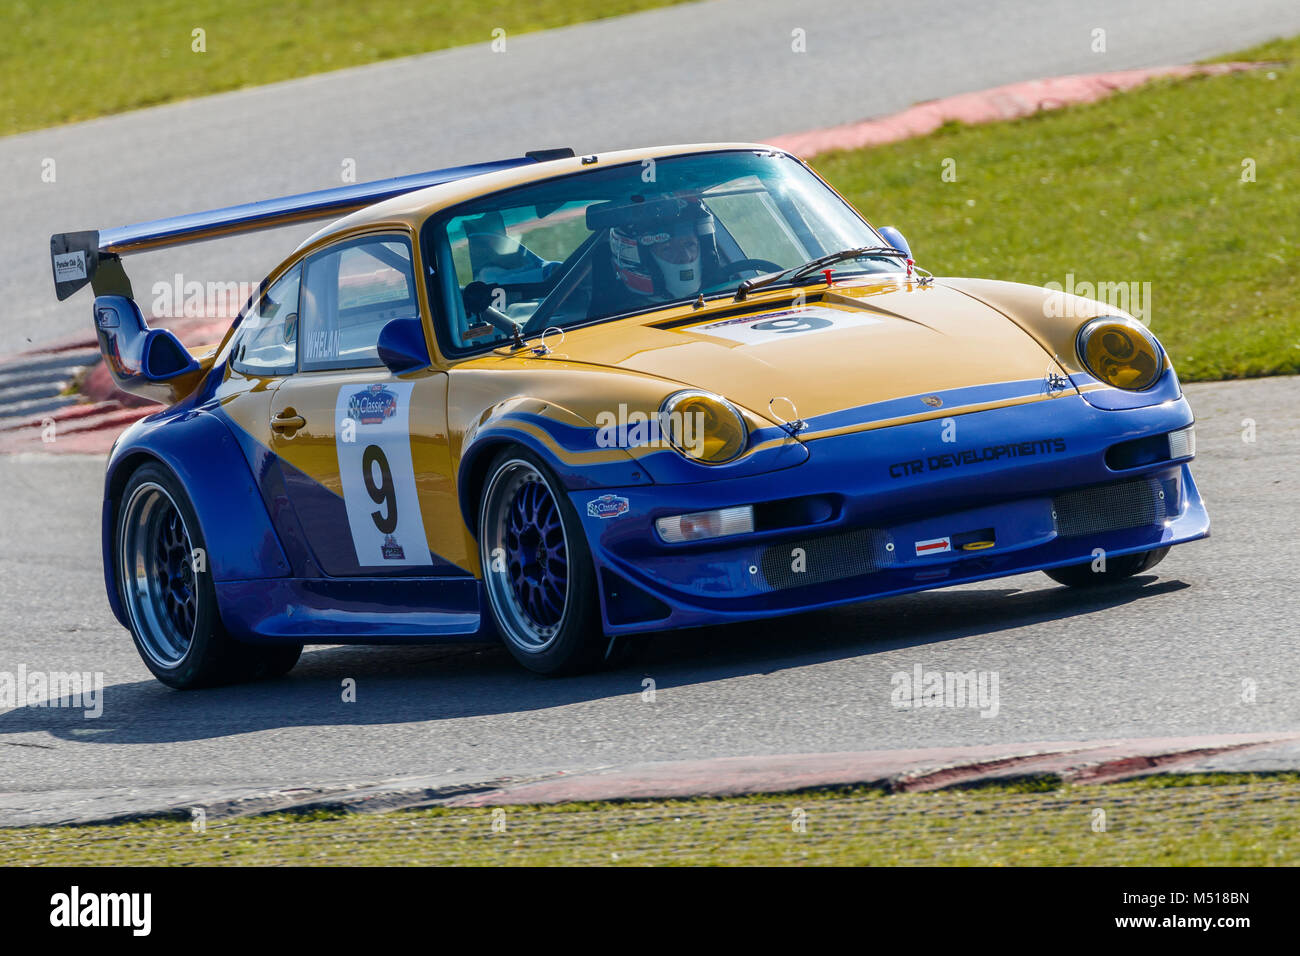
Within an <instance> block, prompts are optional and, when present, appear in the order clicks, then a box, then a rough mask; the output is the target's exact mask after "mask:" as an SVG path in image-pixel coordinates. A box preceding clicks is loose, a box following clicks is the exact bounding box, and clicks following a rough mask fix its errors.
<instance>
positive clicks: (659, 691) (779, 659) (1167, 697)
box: [0, 378, 1300, 825]
mask: <svg viewBox="0 0 1300 956" xmlns="http://www.w3.org/2000/svg"><path fill="white" fill-rule="evenodd" d="M1187 392H1188V397H1189V400H1190V401H1191V403H1192V407H1193V409H1194V411H1195V412H1196V414H1197V419H1198V421H1197V435H1198V444H1199V452H1200V454H1199V457H1198V459H1197V461H1196V463H1195V466H1194V469H1195V475H1196V478H1197V480H1198V483H1199V485H1200V487H1201V490H1202V492H1203V494H1204V497H1205V499H1206V501H1207V504H1208V507H1209V510H1210V514H1211V518H1212V521H1213V523H1214V531H1213V537H1212V538H1210V539H1209V540H1206V541H1201V542H1194V543H1192V544H1188V545H1184V546H1181V547H1179V548H1176V549H1175V550H1174V551H1172V552H1171V553H1170V555H1169V557H1168V558H1166V559H1165V561H1164V562H1163V563H1162V564H1161V565H1159V567H1158V568H1157V569H1156V570H1155V572H1154V573H1152V574H1149V575H1144V576H1141V577H1139V578H1137V579H1134V581H1133V582H1131V583H1129V584H1127V585H1117V586H1114V587H1110V588H1107V589H1105V590H1100V591H1097V592H1094V593H1080V592H1075V591H1070V590H1068V589H1065V588H1061V587H1058V586H1056V585H1055V584H1053V583H1052V582H1051V581H1050V580H1049V579H1048V578H1047V577H1046V576H1044V575H1041V574H1031V575H1023V576H1019V577H1014V578H1006V579H1002V580H996V581H990V582H985V583H982V584H977V585H969V586H962V587H958V588H952V589H947V590H941V591H931V592H928V593H923V594H915V595H908V596H903V597H896V598H889V599H886V600H883V601H878V602H874V603H868V604H863V605H857V606H854V607H850V608H844V609H839V610H835V611H827V612H819V613H814V614H808V615H803V616H799V617H792V618H785V619H782V620H779V621H773V622H768V623H765V624H761V625H754V626H733V627H723V628H711V629H705V630H696V631H684V632H678V633H673V634H664V635H658V636H655V637H653V638H650V639H646V640H642V641H640V642H638V645H637V647H636V648H635V649H634V657H633V660H632V661H631V662H629V663H628V664H627V665H626V666H623V667H620V668H619V669H617V670H614V671H611V672H608V673H602V674H596V675H591V676H584V677H576V678H568V679H563V680H548V679H544V678H540V677H535V676H533V675H531V674H528V673H526V672H524V671H522V670H521V669H519V668H518V666H517V665H516V664H515V663H514V661H513V660H512V659H511V658H510V657H509V656H508V655H507V654H506V653H505V652H504V650H501V649H499V648H496V647H473V646H466V645H457V646H442V647H386V648H376V647H365V648H319V649H311V650H309V651H308V652H307V653H306V654H305V655H304V658H303V660H302V662H301V663H300V664H299V665H298V667H297V668H296V669H295V670H294V671H293V673H292V674H290V676H289V677H288V678H286V679H284V680H280V681H275V682H272V683H265V684H260V685H255V686H245V687H236V688H226V689H220V690H213V691H204V692H192V693H178V692H175V691H170V690H168V689H167V688H165V687H163V686H162V685H161V684H159V683H157V682H156V681H154V680H153V679H152V678H151V677H150V675H149V674H148V672H147V671H146V670H145V668H144V665H143V664H142V663H141V662H140V661H139V659H138V657H137V656H136V653H135V650H134V648H133V647H132V645H131V642H130V639H129V637H128V635H127V634H126V632H125V631H124V630H122V629H121V628H120V627H119V626H118V625H117V623H116V621H114V619H113V618H112V616H111V614H110V612H109V610H108V608H107V605H106V603H105V600H104V597H103V593H102V578H101V572H100V554H99V541H98V511H99V502H98V498H99V492H100V485H99V481H100V474H101V469H102V461H101V460H99V459H97V458H75V457H58V458H53V457H46V456H11V457H7V458H0V487H3V488H5V489H6V494H5V501H4V514H3V518H4V523H5V527H6V529H8V530H9V535H8V542H7V545H6V547H5V549H4V554H3V556H0V606H3V607H4V608H5V609H6V624H7V626H6V627H5V628H4V630H3V631H0V662H3V663H2V664H0V670H11V671H12V670H15V669H16V668H17V667H18V666H19V665H23V666H25V667H26V668H27V669H28V671H29V672H30V671H50V670H63V671H68V670H76V671H103V672H104V681H105V685H106V686H105V689H104V697H103V702H104V706H103V714H102V716H100V717H99V718H97V719H85V717H84V716H83V713H82V711H81V710H73V709H67V708H57V709H56V708H32V707H28V708H23V709H16V710H10V711H8V712H6V713H0V825H4V824H14V823H24V822H38V821H43V820H57V819H70V818H78V817H87V816H89V817H103V816H105V815H112V814H114V813H124V812H128V811H131V810H139V809H144V808H158V807H163V806H171V805H174V804H178V803H179V804H189V805H193V804H202V805H213V804H216V803H219V802H220V801H222V800H226V799H232V798H235V797H240V796H246V795H249V794H255V793H258V792H260V791H264V790H267V789H276V790H281V791H283V790H284V789H285V788H306V789H329V788H330V787H337V786H341V785H349V784H353V785H354V784H361V783H378V782H380V781H385V780H392V779H393V778H410V777H419V778H420V786H421V787H423V788H425V789H439V788H442V789H445V788H449V787H457V786H468V785H471V784H484V783H485V782H495V783H493V784H492V785H493V786H497V785H499V783H500V781H502V779H503V778H514V779H524V780H527V779H531V778H533V777H539V776H545V775H550V774H554V773H556V772H558V771H564V772H566V773H573V772H578V771H590V770H593V769H598V768H621V767H627V766H629V765H637V764H641V765H644V764H647V763H651V762H656V761H670V760H690V761H700V760H706V759H709V758H717V757H747V756H762V755H779V754H827V753H836V752H845V751H862V750H878V749H899V748H955V747H963V748H964V747H973V746H984V747H992V749H994V750H998V749H999V748H1000V749H1001V750H1003V751H1007V752H1012V751H1016V750H1018V749H1019V745H1021V744H1023V743H1025V742H1031V741H1082V740H1100V739H1108V738H1109V739H1120V738H1148V737H1172V736H1191V735H1203V734H1210V735H1213V734H1242V733H1250V734H1262V735H1278V736H1282V735H1285V734H1288V733H1290V734H1291V735H1292V736H1294V732H1295V731H1300V693H1298V691H1300V678H1297V676H1296V675H1297V674H1300V643H1298V642H1297V640H1296V623H1295V622H1296V621H1297V620H1300V591H1298V589H1297V588H1296V573H1295V568H1296V567H1297V562H1300V543H1297V536H1296V535H1295V533H1294V529H1295V527H1296V526H1297V523H1300V503H1298V502H1297V498H1296V495H1295V487H1296V480H1295V474H1296V470H1297V468H1300V425H1298V424H1297V420H1296V415H1295V411H1294V409H1295V407H1296V404H1297V401H1300V378H1275V379H1265V380H1260V381H1253V382H1236V383H1216V384H1209V385H1199V386H1189V387H1188V389H1187ZM1245 419H1251V420H1253V421H1254V423H1255V425H1254V437H1255V441H1254V442H1246V441H1243V426H1242V422H1243V420H1245ZM918 665H919V666H920V667H922V668H923V669H924V670H927V671H930V670H935V671H956V672H968V671H977V672H978V671H984V672H988V673H989V674H993V673H996V674H997V675H998V682H999V690H998V707H997V713H996V716H990V717H982V716H981V715H980V710H979V709H976V708H971V707H965V708H955V707H939V708H925V709H901V708H898V707H895V706H894V702H893V701H892V700H891V692H892V690H893V686H894V685H893V683H892V681H893V677H894V675H895V674H898V673H904V672H907V673H910V672H913V669H914V668H915V667H916V666H918ZM347 678H351V679H353V680H355V681H356V701H355V703H344V702H343V701H342V683H343V681H344V680H345V679H347ZM646 680H652V681H653V682H654V695H653V697H654V699H653V701H650V700H647V699H645V698H646V694H645V691H646V690H647V689H648V688H647V687H646V685H645V683H644V682H645V681H646ZM992 745H997V746H995V747H994V746H992ZM986 752H987V751H986ZM1205 765H1209V766H1215V767H1219V768H1232V767H1252V768H1266V767H1276V766H1291V767H1295V766H1300V746H1297V745H1296V743H1295V742H1294V740H1293V741H1292V742H1291V744H1289V745H1288V746H1286V747H1283V748H1281V749H1274V750H1271V751H1269V750H1265V751H1250V752H1244V753H1241V754H1238V755H1226V756H1224V755H1220V756H1218V757H1211V758H1207V761H1206V764H1205ZM695 772H696V773H697V774H698V772H699V771H698V768H696V771H695Z"/></svg>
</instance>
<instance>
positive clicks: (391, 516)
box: [361, 445, 397, 534]
mask: <svg viewBox="0 0 1300 956" xmlns="http://www.w3.org/2000/svg"><path fill="white" fill-rule="evenodd" d="M376 465H378V466H379V484H375V477H374V471H375V466H376ZM361 475H362V477H363V478H364V479H365V482H366V491H367V492H368V493H369V495H370V500H371V501H373V502H374V503H375V504H377V505H384V506H385V507H386V508H387V509H388V510H387V511H386V512H384V513H383V514H382V515H381V513H380V512H378V511H372V512H371V513H370V517H372V518H374V519H375V527H376V528H378V529H379V530H380V531H382V532H383V533H384V534H392V533H393V532H394V531H396V530H397V495H396V494H395V493H394V492H393V473H392V471H391V470H390V469H389V467H388V459H387V458H385V457H384V450H383V449H382V448H380V447H379V446H378V445H367V446H366V451H365V454H363V455H362V456H361Z"/></svg>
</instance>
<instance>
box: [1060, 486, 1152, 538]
mask: <svg viewBox="0 0 1300 956" xmlns="http://www.w3.org/2000/svg"><path fill="white" fill-rule="evenodd" d="M1052 507H1053V509H1054V510H1055V511H1056V533H1057V534H1059V535H1060V536H1061V537H1063V538H1077V537H1079V536H1081V535H1086V534H1100V533H1102V532H1105V531H1118V530H1120V529H1121V528H1142V527H1146V526H1148V525H1156V524H1160V523H1162V522H1163V521H1164V520H1165V515H1166V512H1165V501H1164V493H1163V492H1162V490H1161V484H1160V482H1159V481H1157V480H1156V479H1154V478H1139V479H1138V480H1136V481H1121V482H1117V483H1116V484H1113V485H1097V486H1096V487H1093V488H1083V489H1080V490H1079V491H1070V492H1066V493H1065V494H1063V495H1057V496H1056V497H1055V498H1053V499H1052Z"/></svg>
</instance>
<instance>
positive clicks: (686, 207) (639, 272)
mask: <svg viewBox="0 0 1300 956" xmlns="http://www.w3.org/2000/svg"><path fill="white" fill-rule="evenodd" d="M655 206H656V207H657V208H656V209H655V213H656V214H654V215H650V216H646V217H642V218H640V219H639V220H638V221H632V222H626V223H622V224H619V225H616V226H613V227H612V228H611V229H610V231H609V247H610V255H611V259H612V262H613V266H614V274H615V275H616V276H617V277H618V279H619V281H620V282H622V284H623V285H624V286H625V287H626V288H627V289H628V291H629V292H632V293H634V294H635V295H639V296H645V297H651V296H658V297H662V298H665V299H683V298H687V297H688V296H692V295H695V294H696V293H697V292H699V291H700V288H701V285H702V275H701V272H702V267H703V265H704V253H703V249H704V247H706V246H707V247H708V248H711V247H712V240H713V234H714V221H713V214H712V213H710V212H709V211H708V209H707V208H705V206H704V204H703V203H701V202H700V201H699V200H695V201H687V200H665V201H661V202H660V203H656V204H655Z"/></svg>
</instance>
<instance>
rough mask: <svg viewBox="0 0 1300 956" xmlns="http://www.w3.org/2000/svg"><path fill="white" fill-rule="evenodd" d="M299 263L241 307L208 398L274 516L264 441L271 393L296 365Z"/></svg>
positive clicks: (270, 465)
mask: <svg viewBox="0 0 1300 956" xmlns="http://www.w3.org/2000/svg"><path fill="white" fill-rule="evenodd" d="M301 277H302V268H301V266H300V265H298V264H295V265H293V266H291V267H290V268H289V269H287V270H286V271H285V272H284V273H283V274H282V275H281V276H279V277H278V278H277V279H276V280H275V281H274V282H271V283H269V284H268V286H267V287H266V288H264V289H263V290H261V291H260V292H259V294H258V296H257V297H256V298H255V299H254V300H253V301H252V302H251V303H250V304H249V306H248V308H246V309H245V310H244V313H243V315H242V316H241V318H240V321H239V329H238V330H237V331H236V333H235V340H234V343H233V345H232V346H231V353H230V359H229V361H228V362H227V364H226V375H225V378H224V379H223V381H222V382H221V384H220V385H218V386H217V389H216V392H215V394H214V398H215V399H216V400H217V402H218V404H219V407H220V410H221V414H223V415H224V416H225V417H226V419H227V420H228V421H229V422H230V423H231V425H233V426H234V429H235V431H234V433H235V435H236V436H237V437H238V439H239V442H240V446H241V448H243V450H244V453H245V456H246V457H247V459H248V464H249V468H250V469H251V470H252V472H253V474H254V476H255V477H256V478H257V481H258V484H259V486H260V487H261V489H262V492H263V496H264V497H265V498H266V499H267V504H268V508H269V510H270V511H271V513H272V516H273V517H274V515H275V511H276V506H275V499H276V486H277V482H276V480H275V475H274V474H273V472H274V468H273V461H272V459H271V456H270V454H269V449H268V445H269V443H270V438H271V427H270V420H271V398H272V396H273V395H274V394H275V390H276V389H277V388H278V387H279V386H280V384H281V383H282V382H283V381H284V380H285V378H287V377H289V376H292V375H293V374H294V372H296V371H297V368H298V291H299V286H300V285H301Z"/></svg>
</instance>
